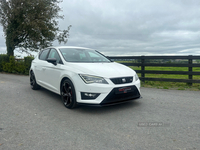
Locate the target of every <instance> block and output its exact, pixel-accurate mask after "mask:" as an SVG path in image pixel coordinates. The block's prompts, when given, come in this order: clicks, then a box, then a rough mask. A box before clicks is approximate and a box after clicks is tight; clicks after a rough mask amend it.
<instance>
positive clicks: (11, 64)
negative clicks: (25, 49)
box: [0, 54, 34, 75]
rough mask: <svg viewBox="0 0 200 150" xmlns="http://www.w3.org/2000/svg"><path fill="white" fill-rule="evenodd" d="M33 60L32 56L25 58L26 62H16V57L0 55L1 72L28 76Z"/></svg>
mask: <svg viewBox="0 0 200 150" xmlns="http://www.w3.org/2000/svg"><path fill="white" fill-rule="evenodd" d="M33 59H34V58H33V57H31V56H27V57H24V60H21V61H16V59H15V57H14V56H10V57H8V56H7V55H5V54H0V72H8V73H15V74H25V75H28V74H29V69H30V67H31V62H32V60H33Z"/></svg>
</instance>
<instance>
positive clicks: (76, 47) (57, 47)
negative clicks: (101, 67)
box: [48, 46, 94, 50]
mask: <svg viewBox="0 0 200 150" xmlns="http://www.w3.org/2000/svg"><path fill="white" fill-rule="evenodd" d="M48 48H56V49H59V48H75V49H89V50H94V49H90V48H86V47H78V46H51V47H48Z"/></svg>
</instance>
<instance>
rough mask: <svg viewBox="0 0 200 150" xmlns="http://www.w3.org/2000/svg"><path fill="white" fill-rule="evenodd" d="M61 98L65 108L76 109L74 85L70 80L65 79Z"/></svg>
mask: <svg viewBox="0 0 200 150" xmlns="http://www.w3.org/2000/svg"><path fill="white" fill-rule="evenodd" d="M61 98H62V101H63V104H64V105H65V107H67V108H69V109H72V108H75V107H76V105H77V103H76V93H75V89H74V85H73V83H72V82H71V81H70V80H69V79H65V80H64V81H63V82H62V85H61Z"/></svg>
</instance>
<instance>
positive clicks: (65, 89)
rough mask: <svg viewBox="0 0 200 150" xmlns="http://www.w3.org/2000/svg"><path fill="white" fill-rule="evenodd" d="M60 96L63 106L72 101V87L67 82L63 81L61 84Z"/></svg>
mask: <svg viewBox="0 0 200 150" xmlns="http://www.w3.org/2000/svg"><path fill="white" fill-rule="evenodd" d="M62 97H63V102H64V105H65V106H69V105H70V104H71V102H72V88H71V85H70V84H69V83H64V84H63V86H62Z"/></svg>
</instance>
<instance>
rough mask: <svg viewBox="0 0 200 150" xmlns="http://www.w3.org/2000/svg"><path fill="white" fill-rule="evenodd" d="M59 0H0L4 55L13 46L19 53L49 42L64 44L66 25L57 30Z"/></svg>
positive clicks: (48, 44)
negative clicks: (4, 40)
mask: <svg viewBox="0 0 200 150" xmlns="http://www.w3.org/2000/svg"><path fill="white" fill-rule="evenodd" d="M60 2H61V1H60V0H0V24H1V25H2V26H3V31H4V35H5V38H6V46H7V54H8V55H9V56H13V55H14V50H15V48H18V49H19V50H20V51H22V52H27V53H28V52H29V51H38V50H40V49H43V48H45V47H48V46H51V45H52V42H53V41H55V40H58V42H59V43H61V42H64V43H67V40H68V36H69V30H70V27H71V25H70V26H68V28H67V30H63V31H61V30H60V29H59V28H58V19H63V16H61V15H59V12H60V11H61V9H60V7H59V6H58V4H59V3H60Z"/></svg>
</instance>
